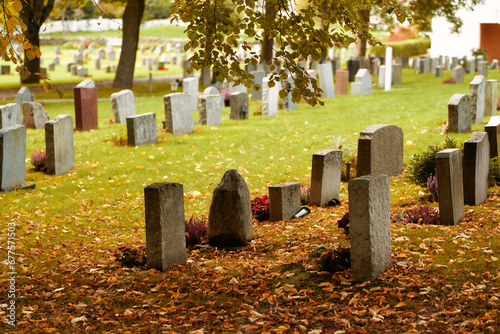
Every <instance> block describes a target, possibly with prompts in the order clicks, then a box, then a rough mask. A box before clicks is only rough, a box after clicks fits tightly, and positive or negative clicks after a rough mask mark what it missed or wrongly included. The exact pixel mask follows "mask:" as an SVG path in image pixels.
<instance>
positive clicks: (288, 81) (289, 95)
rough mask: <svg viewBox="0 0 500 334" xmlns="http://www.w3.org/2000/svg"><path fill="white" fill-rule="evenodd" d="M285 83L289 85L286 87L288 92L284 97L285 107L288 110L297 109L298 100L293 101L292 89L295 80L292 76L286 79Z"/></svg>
mask: <svg viewBox="0 0 500 334" xmlns="http://www.w3.org/2000/svg"><path fill="white" fill-rule="evenodd" d="M285 84H286V85H287V86H286V87H287V88H286V89H287V91H288V93H287V94H286V96H285V98H284V99H283V109H287V110H297V102H293V101H292V89H293V88H294V87H295V82H294V80H293V78H292V77H289V78H288V79H286V81H285Z"/></svg>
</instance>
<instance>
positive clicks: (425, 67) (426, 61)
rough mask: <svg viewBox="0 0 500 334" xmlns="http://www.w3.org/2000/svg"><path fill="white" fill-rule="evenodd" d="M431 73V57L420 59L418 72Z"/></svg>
mask: <svg viewBox="0 0 500 334" xmlns="http://www.w3.org/2000/svg"><path fill="white" fill-rule="evenodd" d="M425 73H431V59H430V58H423V59H420V74H425Z"/></svg>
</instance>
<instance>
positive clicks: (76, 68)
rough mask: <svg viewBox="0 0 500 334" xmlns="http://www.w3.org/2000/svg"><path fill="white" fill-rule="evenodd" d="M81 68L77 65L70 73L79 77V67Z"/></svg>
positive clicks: (72, 67) (72, 66)
mask: <svg viewBox="0 0 500 334" xmlns="http://www.w3.org/2000/svg"><path fill="white" fill-rule="evenodd" d="M79 66H80V65H76V64H75V65H71V67H70V73H71V75H78V67H79Z"/></svg>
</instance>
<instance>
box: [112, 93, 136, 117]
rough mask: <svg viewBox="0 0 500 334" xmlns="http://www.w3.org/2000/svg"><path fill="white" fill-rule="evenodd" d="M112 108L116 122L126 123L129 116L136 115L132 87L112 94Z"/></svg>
mask: <svg viewBox="0 0 500 334" xmlns="http://www.w3.org/2000/svg"><path fill="white" fill-rule="evenodd" d="M111 110H112V111H113V119H114V122H115V123H122V124H123V123H126V122H127V117H129V116H134V115H135V99H134V93H133V92H132V91H131V90H130V89H124V90H122V91H120V92H118V93H113V94H111Z"/></svg>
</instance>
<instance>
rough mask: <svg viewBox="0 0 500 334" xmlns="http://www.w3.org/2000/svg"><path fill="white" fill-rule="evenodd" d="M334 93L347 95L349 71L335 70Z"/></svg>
mask: <svg viewBox="0 0 500 334" xmlns="http://www.w3.org/2000/svg"><path fill="white" fill-rule="evenodd" d="M335 94H337V95H347V94H349V72H348V71H340V70H339V71H336V72H335Z"/></svg>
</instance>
